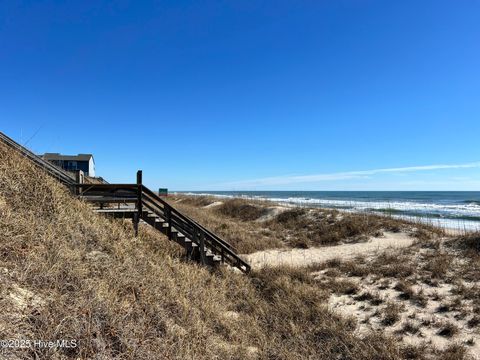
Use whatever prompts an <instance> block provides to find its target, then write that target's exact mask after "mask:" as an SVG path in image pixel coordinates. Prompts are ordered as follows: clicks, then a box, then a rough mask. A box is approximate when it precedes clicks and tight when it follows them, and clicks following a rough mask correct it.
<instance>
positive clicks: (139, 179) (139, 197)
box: [133, 170, 143, 237]
mask: <svg viewBox="0 0 480 360" xmlns="http://www.w3.org/2000/svg"><path fill="white" fill-rule="evenodd" d="M142 215H143V200H142V170H138V171H137V211H136V213H135V217H134V224H133V226H134V229H135V237H137V236H138V224H139V222H140V219H141V218H142Z"/></svg>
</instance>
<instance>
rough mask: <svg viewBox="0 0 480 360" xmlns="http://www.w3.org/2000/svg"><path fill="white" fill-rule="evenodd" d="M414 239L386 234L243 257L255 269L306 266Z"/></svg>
mask: <svg viewBox="0 0 480 360" xmlns="http://www.w3.org/2000/svg"><path fill="white" fill-rule="evenodd" d="M413 241H414V239H413V238H411V237H410V236H408V235H407V234H405V233H388V232H387V233H385V236H383V237H379V238H373V237H372V238H370V239H369V240H368V241H367V242H363V243H355V244H344V245H335V246H324V247H321V248H310V249H281V250H265V251H258V252H256V253H253V254H249V255H243V256H242V257H243V258H244V259H246V260H247V261H248V262H249V264H250V265H251V266H252V267H253V268H256V269H258V268H261V267H263V266H279V265H290V266H305V265H312V264H315V263H321V262H324V261H327V260H331V259H335V258H339V259H347V258H351V257H355V256H357V255H370V254H374V253H375V252H378V251H383V250H386V249H388V248H403V247H407V246H410V245H412V244H413Z"/></svg>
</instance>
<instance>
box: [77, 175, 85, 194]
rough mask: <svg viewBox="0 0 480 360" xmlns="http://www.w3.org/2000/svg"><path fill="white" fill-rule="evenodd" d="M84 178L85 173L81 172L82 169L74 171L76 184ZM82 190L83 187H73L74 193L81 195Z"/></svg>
mask: <svg viewBox="0 0 480 360" xmlns="http://www.w3.org/2000/svg"><path fill="white" fill-rule="evenodd" d="M84 180H85V175H84V174H83V171H82V170H77V171H76V172H75V182H76V183H77V184H83V183H84ZM82 190H83V189H82V188H81V187H77V188H75V189H74V192H75V195H82Z"/></svg>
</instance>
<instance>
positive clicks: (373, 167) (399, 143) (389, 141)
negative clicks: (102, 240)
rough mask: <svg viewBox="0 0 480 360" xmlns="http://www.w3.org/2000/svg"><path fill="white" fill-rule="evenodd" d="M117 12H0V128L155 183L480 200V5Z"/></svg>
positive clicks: (163, 5) (366, 2)
mask: <svg viewBox="0 0 480 360" xmlns="http://www.w3.org/2000/svg"><path fill="white" fill-rule="evenodd" d="M112 3H113V2H110V1H38V0H37V1H19V0H16V1H2V2H0V130H1V131H3V132H5V133H6V134H7V135H9V136H11V137H13V138H14V139H16V140H19V141H22V142H27V141H28V146H30V147H31V148H32V149H33V150H35V151H37V152H39V153H43V152H61V153H67V154H70V153H82V152H83V153H85V152H91V153H93V154H94V156H95V160H96V165H97V174H98V175H101V176H104V177H105V178H107V179H108V180H109V181H111V182H133V181H134V180H135V171H136V170H137V169H143V171H144V179H145V181H146V183H147V184H148V185H150V186H152V187H154V188H156V187H159V186H162V187H168V188H170V189H174V190H247V189H248V190H269V189H270V190H278V189H285V190H291V189H296V190H480V163H479V162H480V140H479V139H480V136H479V135H480V66H479V59H480V41H479V39H480V1H478V0H465V1H463V0H459V1H451V0H450V1H442V0H435V1H428V0H422V1H409V0H406V1H374V0H371V1H370V0H351V1H342V0H332V1H326V0H325V1H152V2H150V1H116V2H115V4H112ZM32 136H33V138H32Z"/></svg>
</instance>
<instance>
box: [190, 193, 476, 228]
mask: <svg viewBox="0 0 480 360" xmlns="http://www.w3.org/2000/svg"><path fill="white" fill-rule="evenodd" d="M184 193H185V192H184ZM188 194H192V195H193V194H195V195H201V194H208V195H214V196H219V197H244V198H253V199H265V200H271V201H275V202H279V203H283V204H289V205H295V206H308V207H323V208H333V209H342V210H346V211H362V212H373V213H378V214H387V215H391V216H394V217H399V218H406V219H413V220H419V221H422V222H427V223H431V224H433V225H436V226H440V227H444V228H451V229H457V230H468V231H471V230H479V231H480V192H470V191H208V192H206V191H204V192H198V191H197V192H188Z"/></svg>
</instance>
